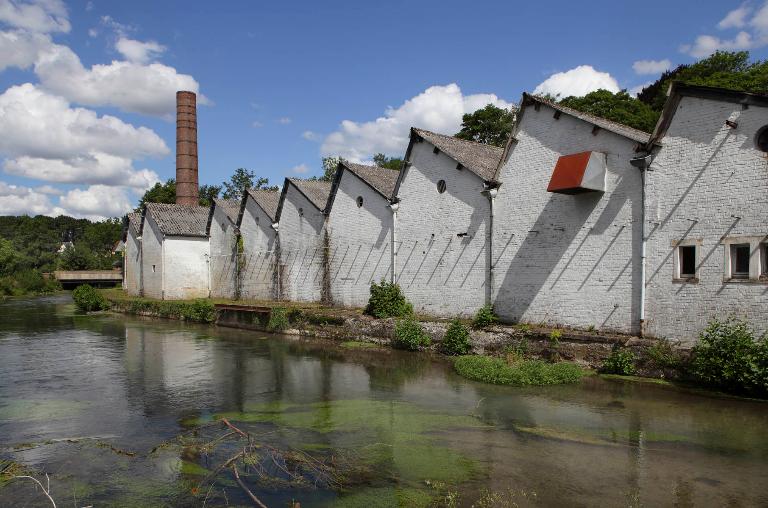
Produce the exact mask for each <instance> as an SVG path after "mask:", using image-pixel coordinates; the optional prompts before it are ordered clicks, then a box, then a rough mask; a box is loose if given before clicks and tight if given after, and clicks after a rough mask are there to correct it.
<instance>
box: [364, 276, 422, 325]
mask: <svg viewBox="0 0 768 508" xmlns="http://www.w3.org/2000/svg"><path fill="white" fill-rule="evenodd" d="M412 313H413V305H411V304H410V303H409V302H408V301H407V300H406V299H405V296H404V295H403V293H402V291H401V290H400V286H399V285H397V284H395V283H394V282H387V281H385V280H382V281H381V282H380V283H378V284H376V283H375V282H374V283H372V284H371V296H370V298H369V299H368V305H367V306H366V307H365V314H367V315H369V316H373V317H376V318H379V319H382V318H389V317H404V316H408V315H410V314H412Z"/></svg>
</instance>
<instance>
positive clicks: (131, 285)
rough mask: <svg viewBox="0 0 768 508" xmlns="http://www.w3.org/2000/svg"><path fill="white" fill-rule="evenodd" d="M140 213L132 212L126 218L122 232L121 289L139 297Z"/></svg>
mask: <svg viewBox="0 0 768 508" xmlns="http://www.w3.org/2000/svg"><path fill="white" fill-rule="evenodd" d="M140 229H141V213H139V212H132V213H129V214H128V215H127V216H126V224H125V228H124V230H123V242H124V243H125V250H124V251H123V289H124V290H125V291H126V292H127V293H128V294H130V295H134V296H139V295H141V289H142V288H141V240H140V237H139V230H140Z"/></svg>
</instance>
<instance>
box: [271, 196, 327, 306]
mask: <svg viewBox="0 0 768 508" xmlns="http://www.w3.org/2000/svg"><path fill="white" fill-rule="evenodd" d="M300 208H301V209H303V210H304V215H303V216H299V209H300ZM324 228H325V216H324V215H323V213H322V212H321V211H320V210H318V209H317V208H315V206H314V205H313V204H312V203H311V202H310V201H309V200H308V199H307V198H305V197H304V195H303V194H301V192H299V191H298V189H296V187H295V186H294V185H292V184H288V189H287V191H286V195H285V200H284V201H283V208H282V212H281V215H280V231H279V236H280V274H281V275H280V280H281V282H280V284H281V286H282V289H281V291H282V297H283V299H285V300H290V301H300V302H306V301H308V302H317V301H320V300H321V297H322V284H323V235H324V232H325V230H324Z"/></svg>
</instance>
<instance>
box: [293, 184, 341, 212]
mask: <svg viewBox="0 0 768 508" xmlns="http://www.w3.org/2000/svg"><path fill="white" fill-rule="evenodd" d="M288 180H290V181H291V183H292V184H294V185H295V186H296V187H297V188H298V189H299V190H300V191H301V192H302V193H303V194H304V195H305V196H307V198H308V199H309V200H310V201H311V202H312V204H313V205H315V206H316V207H317V209H318V210H321V211H323V210H325V205H326V203H327V202H328V195H329V194H330V193H331V182H326V181H325V180H302V179H301V178H289V179H288Z"/></svg>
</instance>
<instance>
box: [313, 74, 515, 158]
mask: <svg viewBox="0 0 768 508" xmlns="http://www.w3.org/2000/svg"><path fill="white" fill-rule="evenodd" d="M489 103H490V104H494V105H496V106H498V107H500V108H505V109H510V108H512V107H513V104H511V103H509V102H507V101H505V100H503V99H500V98H499V97H497V96H496V95H494V94H475V95H463V94H462V92H461V89H460V88H459V86H458V85H456V84H455V83H451V84H450V85H445V86H441V85H438V86H432V87H429V88H427V89H426V90H425V91H424V92H422V93H420V94H419V95H417V96H415V97H412V98H410V99H408V100H407V101H405V102H404V103H403V104H401V105H400V106H398V107H397V108H393V107H388V108H387V109H386V111H385V113H384V115H383V116H380V117H378V118H376V119H375V120H371V121H368V122H354V121H352V120H344V121H342V122H341V125H340V127H339V130H337V131H335V132H333V133H331V134H329V135H328V136H326V137H325V139H324V140H323V143H322V146H321V148H320V151H321V153H322V154H323V155H341V156H342V157H344V158H346V159H349V160H352V161H363V160H366V159H368V158H370V157H371V155H372V154H375V153H379V152H381V153H385V154H392V155H400V154H402V153H404V152H405V149H406V147H407V145H408V133H409V131H410V128H411V127H421V128H424V129H428V130H432V131H436V132H441V133H445V134H453V133H455V132H458V131H459V129H460V128H461V117H462V116H463V115H464V113H471V112H473V111H475V110H477V109H479V108H482V107H483V106H485V105H486V104H489Z"/></svg>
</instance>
